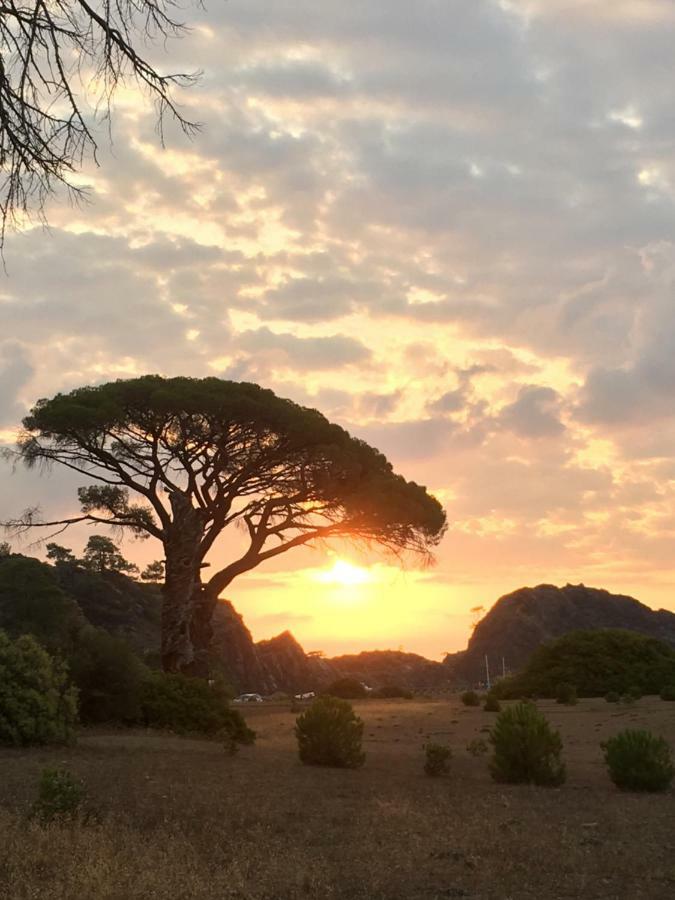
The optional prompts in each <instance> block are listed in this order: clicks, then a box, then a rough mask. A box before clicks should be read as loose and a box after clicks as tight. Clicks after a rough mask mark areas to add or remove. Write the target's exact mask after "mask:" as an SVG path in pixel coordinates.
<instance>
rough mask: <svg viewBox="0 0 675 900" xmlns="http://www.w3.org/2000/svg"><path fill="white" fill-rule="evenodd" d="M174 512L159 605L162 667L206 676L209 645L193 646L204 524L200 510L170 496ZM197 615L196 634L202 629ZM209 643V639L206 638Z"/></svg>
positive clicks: (199, 599)
mask: <svg viewBox="0 0 675 900" xmlns="http://www.w3.org/2000/svg"><path fill="white" fill-rule="evenodd" d="M170 500H171V507H172V511H173V523H172V527H171V531H170V532H169V534H168V535H167V538H166V541H165V545H164V552H165V556H166V577H165V581H164V588H163V594H164V603H163V604H162V668H163V669H164V671H165V672H182V673H184V674H189V675H200V677H203V678H206V677H208V659H207V658H206V655H205V653H206V654H208V645H207V647H206V648H205V652H204V648H203V647H200V646H195V641H194V638H195V637H197V636H198V635H197V634H195V633H194V629H193V626H192V622H193V615H194V612H195V610H196V609H201V608H202V606H203V599H204V594H205V592H204V588H203V586H202V583H201V577H200V572H201V557H200V553H199V550H200V544H201V540H202V537H203V524H202V520H201V515H200V512H199V510H196V509H194V507H193V506H192V503H191V501H190V498H189V497H186V496H185V495H184V494H178V493H173V494H171V497H170ZM202 618H203V614H202V616H199V617H198V619H199V629H198V633H199V635H203V633H204V627H203V624H202V622H201V619H202ZM209 640H210V638H209Z"/></svg>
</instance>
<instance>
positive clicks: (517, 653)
mask: <svg viewBox="0 0 675 900" xmlns="http://www.w3.org/2000/svg"><path fill="white" fill-rule="evenodd" d="M589 628H623V629H627V630H629V631H636V632H639V633H640V634H645V635H648V636H649V637H654V638H658V639H660V640H662V641H665V642H666V643H668V644H671V645H672V646H675V614H674V613H671V612H667V611H666V610H659V611H655V610H653V609H650V608H649V607H648V606H645V605H644V604H643V603H640V602H638V601H637V600H635V599H633V598H632V597H627V596H624V595H623V594H610V593H609V591H603V590H598V589H596V588H588V587H586V586H585V585H583V584H579V585H572V584H568V585H565V587H562V588H558V587H555V586H553V585H550V584H540V585H539V586H538V587H534V588H521V589H520V590H517V591H514V592H513V593H511V594H506V595H505V596H503V597H500V598H499V600H498V601H497V602H496V603H495V605H494V606H493V607H492V609H491V610H490V611H489V612H488V613H487V615H486V616H485V617H484V618H483V619H481V621H480V622H479V623H478V625H477V626H476V628H475V630H474V632H473V635H472V636H471V639H470V640H469V644H468V646H467V649H466V650H465V651H463V652H462V653H455V654H453V655H452V656H449V657H447V658H446V660H445V664H446V665H447V666H448V668H449V669H450V670H451V672H452V673H453V675H455V676H456V677H457V678H461V679H465V680H466V681H468V682H472V683H473V682H478V681H484V679H485V656H487V657H488V661H489V665H490V670H491V675H492V676H493V677H494V676H495V675H500V674H501V671H502V658H503V659H504V663H505V666H506V669H507V671H516V670H518V669H520V668H521V667H522V666H523V665H524V664H525V663H526V662H527V660H528V658H529V657H530V655H531V654H532V653H533V651H534V650H536V649H537V647H538V646H539V645H540V644H542V643H543V642H544V641H548V640H551V639H553V638H557V637H561V636H562V635H563V634H567V633H568V632H570V631H579V630H585V629H589Z"/></svg>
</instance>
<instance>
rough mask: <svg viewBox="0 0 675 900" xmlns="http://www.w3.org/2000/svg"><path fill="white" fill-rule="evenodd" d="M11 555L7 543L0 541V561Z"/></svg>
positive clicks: (10, 546)
mask: <svg viewBox="0 0 675 900" xmlns="http://www.w3.org/2000/svg"><path fill="white" fill-rule="evenodd" d="M11 555H12V545H11V544H8V543H7V541H0V559H6V558H7V557H8V556H11Z"/></svg>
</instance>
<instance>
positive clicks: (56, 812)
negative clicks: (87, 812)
mask: <svg viewBox="0 0 675 900" xmlns="http://www.w3.org/2000/svg"><path fill="white" fill-rule="evenodd" d="M85 793H86V792H85V788H84V785H83V784H82V782H81V781H78V780H77V779H76V778H74V777H73V776H72V775H71V774H70V772H69V771H68V770H67V769H43V770H42V774H41V776H40V781H39V783H38V798H37V800H36V801H35V803H34V805H33V815H34V816H35V817H36V818H38V819H40V821H42V822H45V823H46V822H53V821H54V820H55V819H59V820H63V819H74V818H75V817H76V816H77V815H78V814H79V812H80V810H81V806H82V801H83V800H84V797H85Z"/></svg>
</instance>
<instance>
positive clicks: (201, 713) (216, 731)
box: [141, 672, 255, 744]
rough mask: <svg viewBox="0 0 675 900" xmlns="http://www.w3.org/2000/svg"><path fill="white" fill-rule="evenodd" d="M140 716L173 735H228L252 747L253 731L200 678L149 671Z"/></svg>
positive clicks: (142, 696) (143, 688)
mask: <svg viewBox="0 0 675 900" xmlns="http://www.w3.org/2000/svg"><path fill="white" fill-rule="evenodd" d="M141 715H142V717H143V720H144V722H145V724H146V725H148V726H150V727H151V728H166V729H168V730H170V731H175V732H176V733H177V734H201V735H210V736H215V735H218V736H220V737H221V738H224V737H225V735H226V734H227V735H229V736H230V737H231V738H233V739H234V740H235V741H236V742H237V743H239V744H252V743H253V741H254V740H255V732H254V731H252V730H251V729H250V728H249V727H248V726H247V725H246V721H245V719H244V717H243V716H242V715H241V713H240V712H239V711H238V710H236V709H230V708H229V706H228V705H227V700H226V698H225V697H224V696H223V695H222V694H221V693H220V692H218V691H217V690H214V689H213V688H211V687H209V685H208V683H207V682H206V681H203V680H202V679H200V678H188V677H186V676H185V675H169V674H166V673H164V672H153V673H152V674H151V675H150V677H148V678H146V680H145V681H144V682H143V685H142V688H141Z"/></svg>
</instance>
